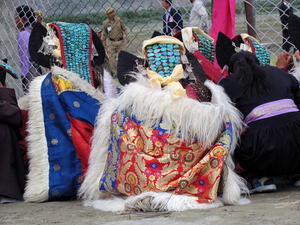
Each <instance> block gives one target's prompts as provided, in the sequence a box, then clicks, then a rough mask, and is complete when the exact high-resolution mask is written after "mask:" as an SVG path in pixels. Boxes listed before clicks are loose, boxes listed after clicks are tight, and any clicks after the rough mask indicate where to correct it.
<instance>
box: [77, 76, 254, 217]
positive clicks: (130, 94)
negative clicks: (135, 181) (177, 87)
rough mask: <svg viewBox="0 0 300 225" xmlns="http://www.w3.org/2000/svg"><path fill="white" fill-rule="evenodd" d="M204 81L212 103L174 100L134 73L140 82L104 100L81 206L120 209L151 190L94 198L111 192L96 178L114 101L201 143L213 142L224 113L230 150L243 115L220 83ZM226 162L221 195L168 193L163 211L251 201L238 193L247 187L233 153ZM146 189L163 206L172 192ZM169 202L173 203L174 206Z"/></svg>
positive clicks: (104, 153) (149, 121)
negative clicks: (207, 200)
mask: <svg viewBox="0 0 300 225" xmlns="http://www.w3.org/2000/svg"><path fill="white" fill-rule="evenodd" d="M205 85H206V86H207V87H208V88H209V89H210V90H211V92H212V102H211V103H200V102H198V101H195V100H193V99H188V98H184V97H182V98H179V99H174V98H173V97H172V94H171V92H172V90H170V89H169V88H164V89H163V91H161V88H160V87H158V86H157V85H155V84H152V83H151V82H149V81H148V80H147V79H145V78H143V77H141V76H138V82H136V83H130V84H129V85H127V86H125V87H124V89H123V91H122V94H121V96H120V97H119V98H118V99H114V100H112V99H110V100H107V101H105V103H104V104H103V105H102V107H101V109H100V112H99V114H98V118H99V120H98V121H97V127H96V129H95V131H94V135H93V143H92V152H91V155H90V159H89V168H88V172H87V174H86V177H85V180H84V182H83V184H82V185H81V187H80V191H79V197H82V198H83V199H84V200H86V201H85V203H84V204H85V206H93V207H94V208H97V209H101V210H104V211H114V212H116V211H122V210H123V209H124V203H126V202H127V201H135V200H136V199H137V198H139V197H141V196H144V195H149V192H147V193H143V194H141V195H138V196H135V197H129V198H128V199H127V200H126V201H125V200H123V199H120V198H118V197H114V198H110V199H107V200H98V199H106V198H108V197H109V196H111V195H110V194H104V193H101V192H100V191H99V181H100V179H101V177H102V174H103V170H104V168H105V163H106V158H107V154H108V137H109V135H110V123H111V122H110V121H111V115H112V113H113V111H114V110H115V109H116V107H117V106H118V105H119V110H122V109H125V108H126V107H127V106H128V105H132V110H133V112H132V113H133V114H134V115H135V116H137V118H139V119H141V120H145V121H146V126H151V125H153V124H158V122H159V121H160V119H161V118H163V119H164V122H165V124H166V125H167V127H169V128H171V127H172V124H173V123H175V124H176V125H177V129H176V130H175V131H174V130H173V135H176V134H177V135H178V133H179V127H180V129H181V135H182V139H188V138H189V136H188V135H187V132H188V131H189V132H191V135H192V137H194V136H195V137H196V138H197V139H198V140H203V145H204V146H205V147H211V146H212V145H213V144H214V143H215V141H216V140H217V139H218V138H219V136H220V134H221V132H222V131H223V129H224V122H225V116H228V117H229V119H230V121H231V123H232V130H233V142H232V145H231V153H233V151H234V149H235V147H236V144H237V140H238V138H239V134H240V132H241V130H242V125H243V123H242V120H241V114H240V112H239V111H238V110H237V109H236V108H235V107H234V106H233V104H232V103H231V101H230V99H229V97H228V96H227V95H226V94H225V92H224V90H223V88H222V87H221V86H218V85H215V84H214V83H212V82H210V81H206V82H205ZM153 121H154V122H153ZM227 165H228V167H229V175H228V180H227V183H226V185H225V188H224V193H223V197H222V198H218V200H216V202H215V203H212V204H199V203H197V202H196V201H194V200H193V199H192V198H190V197H188V196H184V195H172V198H171V199H170V201H169V202H170V203H168V206H167V207H168V208H167V210H173V211H182V210H187V209H193V208H197V209H200V208H201V209H202V208H212V207H218V206H221V205H223V203H224V204H233V205H237V204H246V203H249V202H250V201H249V200H247V199H242V198H241V190H245V192H247V190H248V189H247V187H246V185H245V182H244V180H243V179H242V178H240V177H239V176H238V175H237V174H235V173H234V172H233V169H234V164H233V161H232V156H231V155H229V156H228V158H227ZM150 194H151V195H152V194H153V195H155V198H156V199H157V201H158V203H157V204H162V205H163V204H164V202H166V201H167V200H168V199H169V197H170V193H150ZM157 196H159V197H157ZM95 200H98V201H95ZM178 201H179V202H182V204H178ZM172 202H175V203H176V204H174V205H173V204H172Z"/></svg>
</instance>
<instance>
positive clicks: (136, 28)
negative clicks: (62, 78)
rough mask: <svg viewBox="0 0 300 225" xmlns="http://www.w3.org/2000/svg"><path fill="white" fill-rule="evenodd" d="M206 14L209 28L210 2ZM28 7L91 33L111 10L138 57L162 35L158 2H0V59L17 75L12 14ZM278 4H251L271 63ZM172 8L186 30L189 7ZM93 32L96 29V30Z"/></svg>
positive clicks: (240, 26)
mask: <svg viewBox="0 0 300 225" xmlns="http://www.w3.org/2000/svg"><path fill="white" fill-rule="evenodd" d="M203 3H204V4H205V6H206V8H207V12H208V14H209V21H210V22H209V25H211V12H212V1H211V0H203ZM25 4H26V5H29V6H31V7H32V8H33V9H34V10H40V11H42V12H43V14H44V22H52V21H61V22H63V21H64V22H71V23H87V24H88V25H90V26H91V27H92V28H93V29H95V28H98V29H100V30H102V24H103V21H104V20H105V19H106V18H107V15H106V13H105V10H106V9H107V8H108V7H111V6H112V7H114V8H115V12H116V15H117V16H118V17H120V18H121V19H122V20H123V21H124V23H125V24H126V27H127V30H128V37H129V43H128V44H126V49H127V51H129V52H131V53H133V54H135V55H138V56H140V55H141V52H142V42H143V41H144V40H146V39H148V38H150V37H151V36H152V33H153V31H154V30H157V31H160V32H162V29H163V23H162V14H163V12H164V11H163V8H162V1H161V0H149V1H143V0H122V1H117V0H10V1H7V0H0V6H1V13H0V18H1V31H0V43H1V47H0V58H1V59H3V58H7V59H8V64H9V65H10V66H12V67H13V69H14V70H15V71H16V72H17V73H18V74H21V71H20V62H19V54H20V53H19V51H18V42H17V35H18V33H19V31H18V29H17V26H16V23H15V20H14V12H15V11H16V8H17V6H19V5H25ZM245 4H247V3H245V2H244V0H236V23H235V33H236V34H239V33H245V32H247V21H246V14H245V11H244V9H245ZM281 4H282V1H281V0H252V7H253V12H254V18H255V23H254V28H255V31H256V37H257V39H258V40H259V41H260V42H261V43H262V44H263V45H264V46H265V47H266V48H267V49H268V50H269V52H270V56H271V58H273V59H275V57H276V56H277V55H278V53H279V52H280V51H282V40H283V35H282V23H281V20H280V16H279V6H280V5H281ZM290 4H291V6H292V8H293V10H294V13H295V14H298V9H299V8H300V0H290ZM172 6H173V7H175V8H177V9H180V11H181V13H182V17H183V26H184V27H185V26H188V21H189V14H190V11H191V8H192V4H191V3H190V1H189V0H183V1H179V0H173V4H172ZM96 30H97V29H96ZM6 83H7V86H9V87H13V88H15V90H16V93H17V96H18V97H20V96H22V95H23V91H22V84H21V81H20V80H15V79H12V78H10V76H7V81H6Z"/></svg>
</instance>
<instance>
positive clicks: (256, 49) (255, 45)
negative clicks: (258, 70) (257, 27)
mask: <svg viewBox="0 0 300 225" xmlns="http://www.w3.org/2000/svg"><path fill="white" fill-rule="evenodd" d="M232 40H233V41H234V42H244V43H245V44H247V45H249V46H250V49H249V50H248V51H250V50H251V52H252V53H253V54H254V55H255V56H256V58H257V59H258V61H259V63H260V65H262V66H266V65H270V55H269V52H268V50H267V49H266V48H264V47H263V46H262V45H261V44H260V43H259V41H258V40H256V38H254V37H252V36H250V35H248V34H240V35H237V36H235V37H234V38H232Z"/></svg>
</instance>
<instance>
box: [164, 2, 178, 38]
mask: <svg viewBox="0 0 300 225" xmlns="http://www.w3.org/2000/svg"><path fill="white" fill-rule="evenodd" d="M171 5H172V0H162V7H163V8H164V9H165V12H164V14H163V16H162V19H163V33H164V34H165V35H169V36H173V35H174V34H175V33H177V32H178V31H180V30H181V29H182V26H183V19H182V16H181V12H180V11H179V10H177V9H175V8H173V7H171Z"/></svg>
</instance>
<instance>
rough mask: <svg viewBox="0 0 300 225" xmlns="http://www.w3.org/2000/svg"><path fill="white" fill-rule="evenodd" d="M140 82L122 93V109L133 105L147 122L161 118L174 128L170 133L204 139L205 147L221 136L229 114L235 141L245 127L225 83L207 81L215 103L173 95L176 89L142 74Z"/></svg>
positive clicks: (133, 108) (153, 123)
mask: <svg viewBox="0 0 300 225" xmlns="http://www.w3.org/2000/svg"><path fill="white" fill-rule="evenodd" d="M138 79H139V80H138V82H137V83H130V84H129V85H127V86H126V87H125V88H124V90H123V93H122V95H121V96H120V102H121V105H120V107H119V109H120V110H123V109H125V108H127V107H128V106H129V105H132V113H133V114H134V115H135V116H136V117H137V118H138V119H140V120H144V121H145V126H151V125H158V123H159V122H160V120H161V118H163V120H164V124H165V125H166V127H168V128H169V129H172V125H173V124H176V128H175V129H173V130H170V134H172V135H174V136H178V134H179V132H180V135H181V138H182V139H183V140H188V141H191V142H192V141H193V138H194V137H195V138H197V139H198V140H201V142H202V145H203V147H205V148H209V147H211V146H212V145H213V144H214V142H215V141H216V140H217V138H218V137H219V135H220V134H221V132H222V130H223V128H224V126H223V125H224V122H225V115H228V116H229V118H230V120H231V121H232V123H233V126H234V130H235V132H234V134H233V135H234V137H233V139H234V144H233V149H234V147H235V143H236V140H237V139H238V134H239V133H240V131H241V129H242V123H241V114H240V113H239V111H238V110H237V109H236V108H235V107H234V106H233V105H232V104H231V101H230V100H229V97H228V96H227V95H226V94H225V92H224V90H223V88H222V87H220V86H218V85H216V84H214V83H212V82H210V81H206V82H205V85H206V86H207V87H208V88H209V89H210V90H211V92H212V101H211V103H200V102H198V101H195V100H193V99H190V98H185V97H181V98H178V99H175V98H173V95H172V90H171V89H170V88H168V87H165V88H164V89H163V91H161V88H160V87H159V86H157V85H155V84H153V83H152V82H150V81H149V80H148V79H145V78H143V77H142V76H139V77H138Z"/></svg>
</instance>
